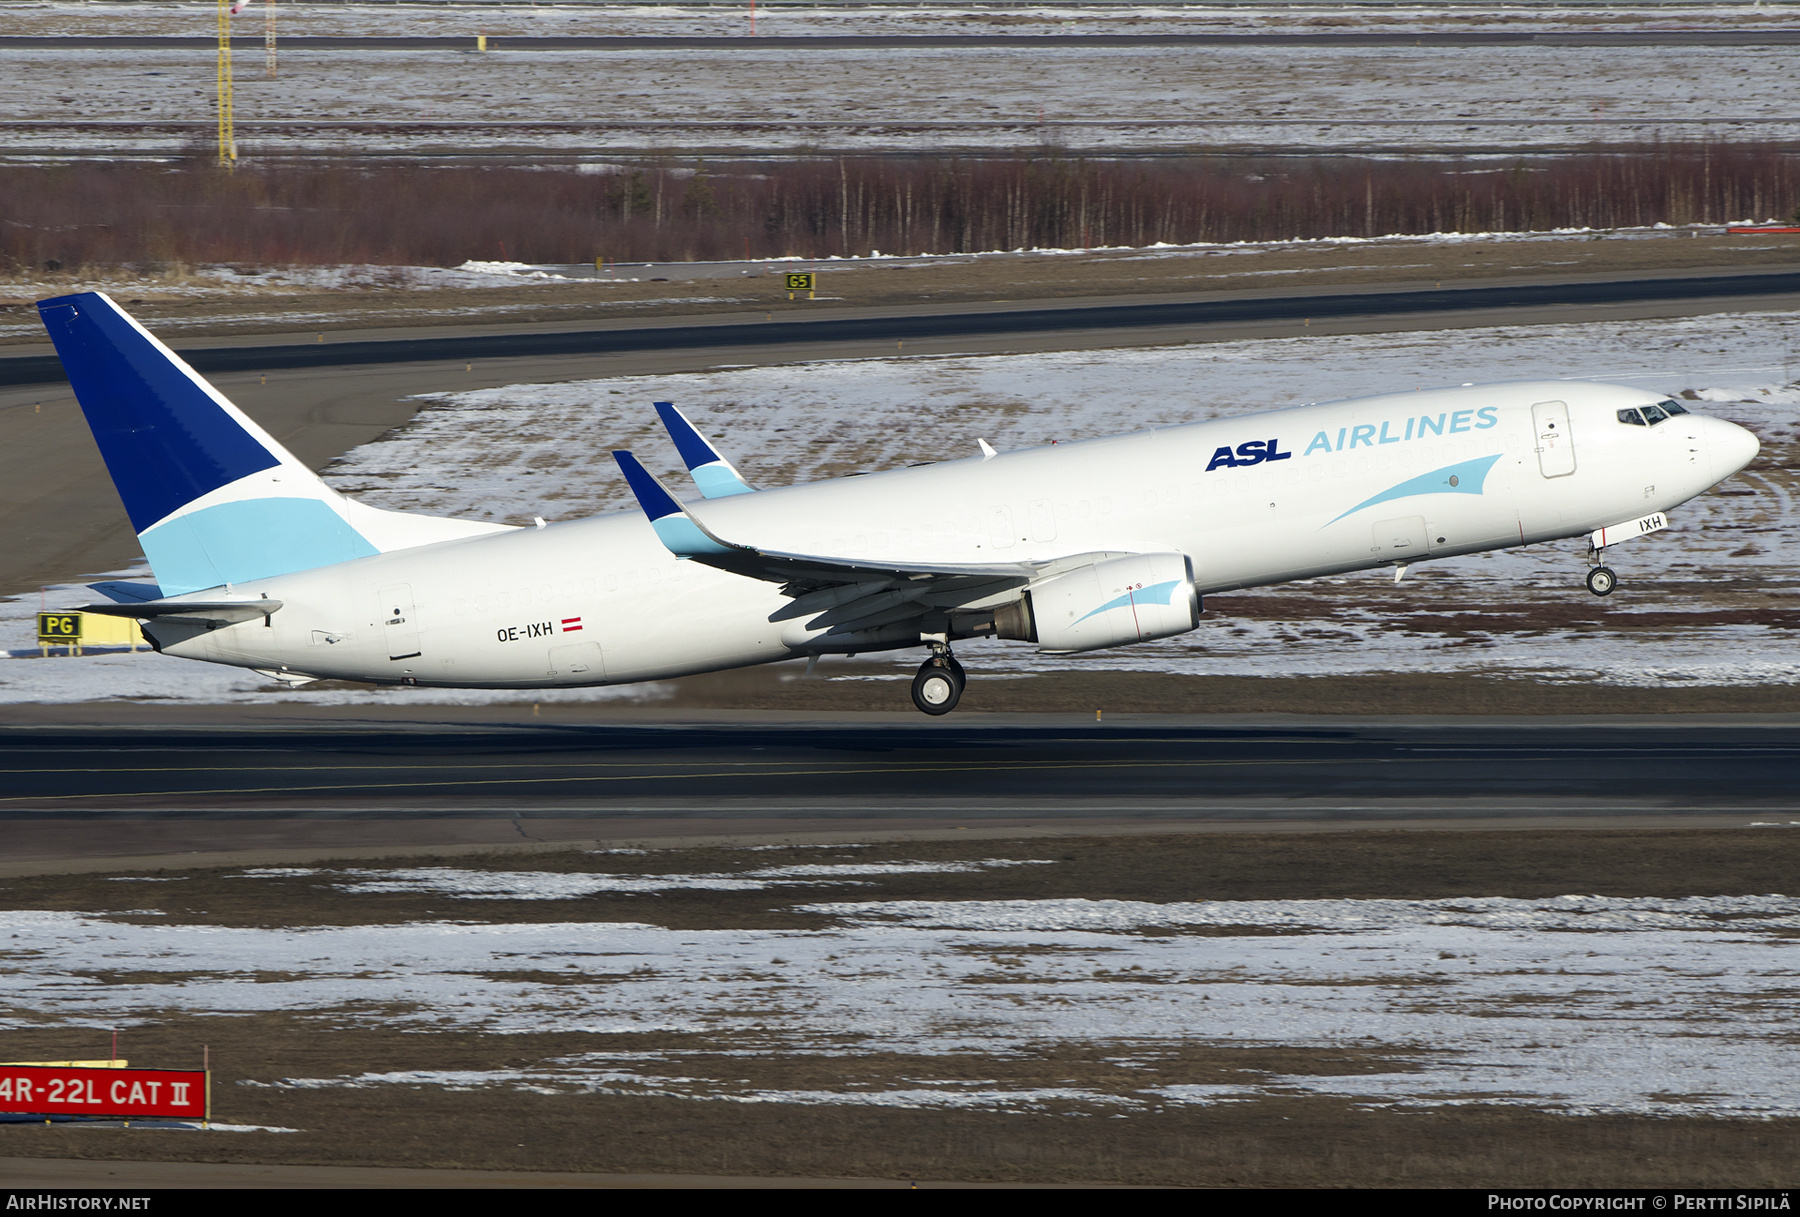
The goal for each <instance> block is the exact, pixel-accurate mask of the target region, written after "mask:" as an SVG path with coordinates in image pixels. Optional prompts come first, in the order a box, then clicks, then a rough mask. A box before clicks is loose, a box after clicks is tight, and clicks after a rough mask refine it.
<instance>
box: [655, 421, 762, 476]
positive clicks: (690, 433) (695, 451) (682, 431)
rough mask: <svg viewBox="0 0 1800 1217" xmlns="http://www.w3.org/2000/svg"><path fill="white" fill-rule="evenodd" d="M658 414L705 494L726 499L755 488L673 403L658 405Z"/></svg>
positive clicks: (683, 460)
mask: <svg viewBox="0 0 1800 1217" xmlns="http://www.w3.org/2000/svg"><path fill="white" fill-rule="evenodd" d="M656 413H657V416H658V417H659V418H661V419H662V424H663V427H664V428H665V429H666V430H667V431H668V433H669V438H670V439H672V440H674V441H675V450H676V451H677V452H679V453H681V460H682V463H683V464H685V465H686V466H687V470H688V475H689V476H690V477H692V478H693V479H694V485H695V486H697V487H699V488H700V493H701V494H702V495H704V496H705V497H706V498H709V499H723V498H729V497H730V496H731V495H734V494H750V493H752V492H753V491H754V490H755V489H756V488H755V487H754V486H752V485H750V484H749V483H748V482H746V481H744V479H743V477H742V476H741V475H740V474H739V473H738V471H737V470H736V469H735V468H734V467H733V466H732V464H731V462H730V461H728V460H726V459H725V457H724V456H723V455H722V454H721V453H720V452H719V450H718V449H717V448H715V447H713V445H712V441H711V440H708V439H707V438H706V437H705V436H704V435H701V434H700V431H699V429H698V428H697V427H695V426H694V424H693V423H691V422H689V421H688V419H687V415H685V414H683V413H682V412H681V411H680V410H677V409H676V408H675V403H674V402H672V401H659V402H657V403H656Z"/></svg>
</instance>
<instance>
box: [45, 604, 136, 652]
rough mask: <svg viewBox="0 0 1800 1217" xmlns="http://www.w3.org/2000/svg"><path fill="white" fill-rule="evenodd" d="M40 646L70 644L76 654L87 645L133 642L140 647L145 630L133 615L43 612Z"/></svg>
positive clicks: (68, 645)
mask: <svg viewBox="0 0 1800 1217" xmlns="http://www.w3.org/2000/svg"><path fill="white" fill-rule="evenodd" d="M37 640H38V645H39V646H45V647H69V648H71V653H72V654H77V653H79V652H80V650H81V648H82V647H84V646H129V647H130V648H131V649H132V650H134V651H135V650H137V649H138V648H139V647H140V646H143V645H144V634H143V631H142V630H140V629H139V628H138V623H137V622H135V621H133V620H132V619H131V618H129V617H113V616H110V615H102V614H99V613H73V612H70V613H39V614H38V615H37Z"/></svg>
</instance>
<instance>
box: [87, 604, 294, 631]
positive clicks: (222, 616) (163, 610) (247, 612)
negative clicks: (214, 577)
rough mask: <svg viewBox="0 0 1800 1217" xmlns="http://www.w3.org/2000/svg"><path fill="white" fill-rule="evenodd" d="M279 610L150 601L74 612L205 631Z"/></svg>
mask: <svg viewBox="0 0 1800 1217" xmlns="http://www.w3.org/2000/svg"><path fill="white" fill-rule="evenodd" d="M280 609H281V601H279V600H150V601H145V602H144V603H142V604H84V605H82V606H81V608H80V609H78V610H77V611H78V612H83V613H97V614H99V615H101V616H104V617H130V618H132V619H133V620H135V621H183V622H194V623H198V624H204V625H206V626H207V628H209V629H216V628H218V627H219V626H221V625H236V624H237V623H238V622H240V621H257V620H267V619H268V618H270V617H273V616H274V615H275V614H276V613H277V612H278V611H280Z"/></svg>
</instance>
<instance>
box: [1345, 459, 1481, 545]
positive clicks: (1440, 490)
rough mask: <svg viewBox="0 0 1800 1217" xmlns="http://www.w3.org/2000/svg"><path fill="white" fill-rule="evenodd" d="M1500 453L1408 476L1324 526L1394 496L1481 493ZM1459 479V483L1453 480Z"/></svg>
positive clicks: (1396, 497)
mask: <svg viewBox="0 0 1800 1217" xmlns="http://www.w3.org/2000/svg"><path fill="white" fill-rule="evenodd" d="M1500 456H1501V454H1500V453H1498V452H1496V453H1495V454H1494V455H1492V456H1482V457H1477V458H1476V459H1474V460H1472V461H1463V462H1462V463H1461V464H1459V465H1445V466H1444V467H1443V468H1442V469H1433V470H1432V471H1431V472H1430V473H1421V474H1420V475H1419V476H1418V477H1416V478H1408V479H1407V480H1406V481H1404V482H1401V483H1400V484H1399V485H1398V486H1389V487H1388V488H1387V489H1386V490H1384V491H1382V492H1381V493H1380V494H1378V495H1376V496H1374V497H1373V498H1368V499H1364V500H1363V501H1362V502H1360V503H1358V504H1357V505H1356V506H1354V507H1352V508H1351V509H1350V510H1349V511H1346V512H1345V513H1344V515H1341V516H1338V517H1337V518H1336V519H1333V520H1329V521H1327V522H1326V523H1324V524H1321V525H1320V527H1321V528H1329V527H1331V525H1333V524H1336V523H1337V522H1338V520H1341V519H1343V518H1344V516H1353V515H1355V514H1356V513H1357V512H1359V511H1361V510H1362V509H1363V508H1365V507H1373V506H1375V504H1377V503H1386V502H1389V501H1390V500H1392V499H1410V498H1412V497H1413V496H1414V495H1420V494H1480V493H1481V489H1482V487H1483V486H1484V485H1485V484H1486V483H1487V475H1488V470H1490V469H1492V468H1493V467H1494V462H1495V461H1498V460H1499V459H1500ZM1452 477H1455V478H1456V483H1457V484H1456V485H1454V486H1452V485H1451V484H1450V479H1451V478H1452Z"/></svg>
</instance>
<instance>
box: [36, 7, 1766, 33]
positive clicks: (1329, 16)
mask: <svg viewBox="0 0 1800 1217" xmlns="http://www.w3.org/2000/svg"><path fill="white" fill-rule="evenodd" d="M4 7H5V11H6V17H7V25H8V32H9V33H11V34H15V35H36V36H43V35H70V34H85V35H93V34H110V33H117V32H119V31H120V30H121V29H129V30H131V31H132V32H133V33H137V34H140V35H146V36H164V37H166V36H171V35H190V36H193V35H196V34H199V35H210V34H211V33H212V29H213V26H212V21H213V14H212V10H210V9H206V10H198V9H196V8H195V7H194V6H193V5H191V4H178V3H164V4H154V3H91V2H90V3H82V4H51V3H46V2H42V0H36V2H34V0H8V2H7V3H6V4H5V6H4ZM277 14H278V18H279V22H280V25H279V29H280V31H281V32H282V33H283V34H286V35H290V36H292V35H309V36H313V37H319V36H335V37H402V38H403V37H436V38H442V37H458V36H467V37H469V38H471V39H473V37H474V35H475V34H476V33H478V32H484V31H485V32H486V33H488V34H489V35H492V36H493V37H496V38H506V37H539V38H545V37H571V36H606V37H665V38H666V37H734V36H740V35H741V36H746V37H747V36H748V35H749V32H750V12H749V6H748V4H745V5H741V6H740V5H706V6H700V5H692V6H684V5H681V4H630V3H606V2H599V3H563V4H548V3H546V4H523V3H516V2H515V3H480V2H477V3H462V4H457V3H446V4H419V3H409V4H404V5H400V4H333V3H319V2H316V0H311V2H309V0H281V4H280V7H279V9H278V10H277ZM1797 16H1800V5H1795V4H1784V3H1776V2H1773V0H1771V2H1769V3H1755V2H1753V0H1752V2H1749V3H1744V2H1737V3H1733V2H1730V0H1721V2H1719V3H1712V4H1707V3H1693V2H1691V0H1690V2H1689V3H1680V2H1675V3H1664V2H1661V0H1650V2H1649V3H1619V4H1613V5H1609V6H1592V5H1579V6H1568V7H1559V6H1558V5H1556V4H1555V3H1540V2H1537V0H1532V2H1529V3H1516V2H1515V3H1510V4H1507V3H1496V2H1493V0H1447V2H1440V3H1435V4H1427V3H1421V4H1412V5H1406V4H1394V5H1386V4H1384V5H1381V6H1379V7H1376V6H1364V5H1345V4H1332V3H1328V2H1327V3H1314V2H1310V0H1301V2H1299V3H1286V4H1270V5H1266V6H1261V7H1259V6H1256V5H1252V4H1245V5H1219V6H1217V7H1208V6H1206V5H1204V4H1183V5H1180V6H1167V7H1165V6H1161V5H1156V4H1141V5H1133V4H1106V5H1088V6H1083V5H1081V4H1078V3H1077V4H1046V5H1043V6H1041V7H1031V6H1027V5H1012V4H1007V5H1003V6H994V7H989V6H983V5H980V4H968V5H956V4H936V3H934V4H931V5H908V4H870V5H866V6H865V5H861V4H853V3H847V4H840V5H834V4H831V3H829V2H827V3H807V4H804V5H798V4H796V5H784V4H780V3H777V4H774V5H771V4H770V3H768V0H764V3H762V4H759V5H758V6H757V11H756V19H757V32H758V33H759V34H761V35H765V36H766V35H787V36H800V35H814V36H817V35H826V36H830V35H848V34H855V35H870V34H936V35H959V34H960V35H969V34H973V35H981V34H1167V33H1192V34H1264V33H1287V34H1317V33H1393V32H1412V31H1416V30H1420V29H1432V30H1443V31H1466V32H1516V31H1519V30H1529V31H1531V32H1533V33H1568V32H1579V31H1591V30H1605V31H1610V32H1626V31H1639V30H1669V29H1674V30H1681V29H1732V30H1752V29H1784V28H1790V27H1791V26H1792V25H1793V23H1794V20H1795V18H1796V17H1797ZM262 28H263V10H262V9H261V8H260V7H257V8H251V9H249V10H248V11H247V12H246V13H245V14H244V15H243V16H241V17H240V18H239V19H238V23H237V26H236V31H237V33H238V34H239V35H240V36H250V37H255V36H256V35H259V34H260V33H261V32H262Z"/></svg>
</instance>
